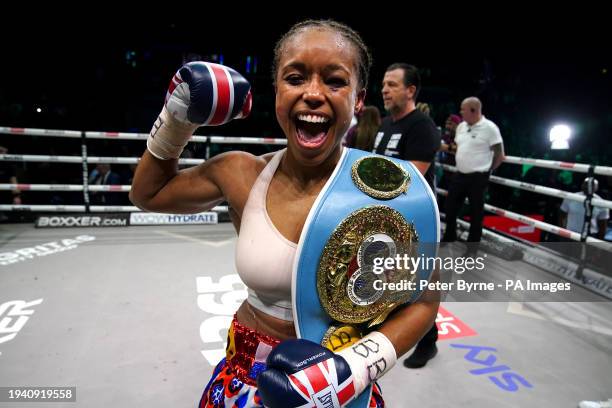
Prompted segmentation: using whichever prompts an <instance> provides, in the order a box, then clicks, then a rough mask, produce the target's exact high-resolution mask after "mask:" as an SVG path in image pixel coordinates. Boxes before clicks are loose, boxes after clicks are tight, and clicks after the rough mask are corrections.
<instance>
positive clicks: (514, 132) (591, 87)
mask: <svg viewBox="0 0 612 408" xmlns="http://www.w3.org/2000/svg"><path fill="white" fill-rule="evenodd" d="M33 7H34V6H33ZM82 7H91V8H92V10H90V11H89V12H88V14H90V16H89V18H87V19H84V18H78V17H74V18H71V17H69V16H66V17H63V18H57V17H56V16H54V17H53V18H51V15H49V16H47V17H48V18H45V17H44V13H43V12H42V10H39V12H37V15H36V17H31V18H29V17H28V18H26V17H25V13H23V12H20V13H15V14H14V17H9V15H8V14H10V13H7V15H5V16H4V17H3V20H5V22H6V24H5V23H4V22H3V27H2V28H0V33H1V34H2V36H3V40H2V42H1V45H0V50H1V52H2V58H1V62H0V73H1V75H2V79H1V80H0V149H1V151H0V169H1V171H0V177H1V180H0V196H1V197H2V200H1V201H0V407H15V406H19V407H23V408H26V407H38V406H47V405H49V406H54V407H60V406H61V407H84V408H97V407H111V406H112V407H151V408H153V407H169V406H172V407H195V406H197V404H198V401H199V398H200V396H201V394H202V391H203V389H204V387H205V386H206V382H207V381H208V379H209V377H210V375H211V373H212V370H213V368H214V366H215V365H216V363H217V362H218V361H219V359H220V358H221V357H223V356H224V355H225V354H224V353H225V341H226V336H227V329H228V327H229V323H230V321H231V318H232V316H233V314H234V312H235V311H236V309H237V308H238V306H239V305H240V304H241V302H242V301H243V300H244V299H245V298H246V296H247V295H246V286H245V285H244V284H243V283H242V282H241V280H240V278H239V277H238V275H237V272H236V268H235V262H234V253H235V247H236V241H237V234H236V232H235V229H234V227H233V225H232V223H231V222H229V221H230V219H229V215H228V207H227V204H226V203H221V204H220V205H219V206H217V207H215V208H214V209H213V210H211V211H210V212H206V213H200V214H197V215H163V214H148V213H144V212H141V211H140V210H138V209H137V208H136V207H134V206H133V204H132V203H130V201H129V199H128V194H127V192H128V191H129V189H130V185H131V183H132V177H133V171H134V168H135V166H136V163H137V159H138V158H139V157H140V156H141V155H142V153H143V151H144V150H145V148H146V146H145V140H146V137H147V135H148V132H149V131H150V129H151V126H152V124H153V122H154V120H155V119H156V117H157V115H158V113H159V111H160V109H161V106H162V104H163V101H164V97H165V94H166V90H167V87H168V83H169V82H170V79H171V78H172V76H173V75H174V73H175V72H176V71H177V69H178V68H180V67H181V66H182V65H183V64H184V63H186V62H190V61H198V60H203V61H209V62H216V63H218V64H223V65H227V66H230V67H232V68H234V69H236V70H237V71H239V72H240V73H241V74H242V75H244V77H245V78H247V79H248V80H249V82H250V83H251V86H252V92H253V110H252V113H251V115H250V117H249V118H248V119H246V120H236V121H232V122H230V123H228V124H226V125H223V126H219V127H203V128H200V129H198V131H197V132H196V135H198V136H200V138H199V139H198V140H195V141H194V142H192V143H189V145H188V146H187V149H186V150H185V151H184V152H183V155H182V156H181V160H182V161H181V166H184V167H187V166H191V165H195V164H198V163H201V162H202V161H203V160H205V159H208V158H210V157H213V156H215V155H218V154H220V153H223V152H226V151H230V150H245V151H248V152H251V153H254V154H258V155H260V154H264V153H267V152H272V151H276V150H279V149H281V148H283V147H285V145H286V138H285V136H284V134H283V132H282V130H281V129H280V127H279V125H278V124H277V121H276V116H275V110H274V103H275V92H274V87H273V83H272V75H271V68H272V67H271V62H272V58H273V48H274V44H275V43H276V41H277V40H278V39H279V37H280V36H281V35H282V34H283V33H284V32H286V31H287V30H288V29H289V28H290V27H291V26H292V25H293V24H294V23H295V22H298V21H301V20H303V19H305V18H332V19H336V20H338V21H341V22H344V23H346V24H348V25H349V26H351V27H352V28H354V29H355V30H356V31H358V32H359V33H360V34H361V35H362V37H363V39H364V41H365V43H366V44H367V45H368V46H369V47H370V50H371V52H372V55H373V61H374V64H373V67H372V70H371V72H370V78H369V85H368V89H367V97H366V104H367V105H374V106H376V107H377V108H379V110H380V112H382V113H383V115H384V106H383V100H382V96H381V89H382V78H383V76H384V73H385V70H386V68H387V66H389V65H390V64H392V63H395V62H407V63H410V64H414V65H416V66H417V67H418V68H419V71H420V73H421V76H422V82H423V87H422V90H421V92H420V94H419V97H418V102H424V103H427V104H428V105H429V115H430V117H431V118H432V119H433V121H434V122H435V124H436V125H437V126H438V127H439V129H440V131H441V132H444V129H445V121H446V119H447V117H448V116H449V115H451V114H459V109H460V105H461V102H462V101H463V100H464V99H465V98H466V97H469V96H477V97H478V98H479V99H480V100H481V101H482V105H483V113H484V115H485V116H486V117H487V118H488V119H491V120H493V121H494V122H495V123H496V124H497V125H498V126H499V129H500V131H501V135H502V137H503V141H504V148H505V155H506V161H505V162H504V163H503V164H502V165H501V166H500V167H499V168H498V169H497V170H496V171H495V173H494V174H493V175H492V176H491V178H490V183H489V187H488V190H487V193H486V200H485V201H486V204H485V220H484V226H485V232H484V234H483V247H482V248H480V250H481V252H480V253H481V254H486V259H487V261H486V270H485V271H483V272H479V273H478V274H475V275H472V276H471V277H470V278H469V279H472V280H473V281H474V282H476V281H486V282H493V283H495V284H500V285H501V284H503V283H504V282H506V281H507V280H515V281H516V280H523V281H527V280H530V281H532V282H535V281H537V282H549V283H555V282H557V283H558V282H561V283H569V284H571V287H572V290H571V293H570V294H567V296H566V295H560V294H559V293H555V294H552V295H553V296H550V297H547V296H544V297H541V298H534V297H528V298H522V297H521V296H513V295H508V296H505V295H500V296H487V295H486V294H485V295H482V294H473V293H472V294H469V295H466V294H464V293H463V294H462V293H453V292H452V291H451V292H449V293H446V294H445V297H444V298H443V301H442V303H441V307H440V310H439V313H438V317H437V320H436V322H437V325H438V329H439V340H438V349H439V352H438V355H437V356H436V357H435V358H434V359H432V360H431V361H430V362H429V363H428V364H427V365H426V366H425V367H423V368H421V369H416V370H412V369H408V368H405V367H404V366H403V365H402V363H401V361H402V360H403V359H404V358H400V359H398V364H397V365H396V366H395V367H394V368H393V369H392V371H390V372H389V373H387V374H386V375H385V376H384V377H383V379H382V380H381V381H380V385H381V388H382V392H383V395H384V398H385V401H386V403H387V406H389V407H415V406H418V407H423V408H425V407H447V406H460V407H463V406H471V407H491V406H495V407H533V408H535V407H576V406H578V404H579V403H580V402H581V401H584V400H590V401H597V402H598V401H607V400H608V399H611V398H612V375H611V373H612V305H611V304H610V300H611V299H612V273H611V272H610V266H609V265H610V264H609V262H608V260H609V259H610V258H609V257H610V254H611V253H612V249H611V244H610V243H611V242H612V224H610V225H608V224H607V223H608V221H609V217H608V219H607V220H606V223H605V224H606V227H607V229H606V231H605V233H604V234H603V235H602V236H598V237H595V236H589V237H586V236H581V233H582V231H570V230H569V229H566V226H565V225H561V224H560V223H561V221H560V217H561V215H562V212H561V209H560V208H561V206H562V203H563V200H569V201H570V202H579V203H581V205H583V204H582V203H584V202H585V198H584V197H582V198H580V197H577V194H574V195H571V194H569V196H568V193H576V192H579V191H580V190H581V184H582V182H583V180H584V179H585V177H587V176H592V177H595V178H596V179H597V180H598V185H599V189H598V191H597V197H595V196H592V197H589V199H588V200H587V201H588V203H587V205H591V208H593V207H598V208H600V209H605V210H607V211H609V209H610V208H612V148H611V147H610V146H611V143H610V141H611V140H612V72H611V70H612V53H610V41H611V40H612V36H611V35H610V30H609V22H608V21H604V17H605V16H606V15H607V14H606V12H604V11H603V10H597V9H596V8H593V7H591V6H588V5H584V8H588V9H589V11H588V12H581V11H576V12H575V13H574V14H572V13H571V12H569V11H568V12H567V13H565V14H564V15H555V14H552V13H551V14H550V15H548V14H547V13H545V12H543V11H542V12H534V11H530V10H527V9H526V7H527V6H521V7H520V8H521V9H519V6H514V7H512V9H511V10H507V9H505V8H511V5H495V10H494V9H493V8H491V10H488V11H487V10H486V9H483V8H482V7H483V6H478V5H475V4H468V3H466V4H464V5H463V6H460V7H457V6H455V7H457V8H456V9H455V8H446V6H444V5H442V4H440V7H439V8H437V9H433V10H422V9H420V8H415V9H414V10H412V11H405V10H404V8H401V9H400V8H399V6H397V5H393V4H391V3H389V4H382V3H381V4H365V3H363V4H362V3H359V4H358V5H354V6H353V7H356V8H358V9H359V10H351V14H348V13H345V12H329V13H328V14H325V13H322V12H317V13H313V14H306V13H304V12H294V13H290V12H289V11H288V10H285V9H283V10H276V8H280V7H286V8H288V9H291V8H300V9H303V8H305V7H309V6H308V5H302V4H299V5H298V4H284V5H274V6H272V5H269V6H266V5H263V4H262V5H258V6H257V7H258V9H257V10H254V9H248V10H242V11H241V12H240V14H239V15H238V16H232V17H231V18H230V17H227V16H228V13H232V12H237V11H238V10H236V11H232V10H225V11H224V12H223V13H217V12H215V13H212V11H208V12H206V11H201V12H200V11H198V12H195V11H194V12H190V11H189V10H185V11H181V12H180V13H181V14H182V17H181V18H174V17H173V16H174V14H175V13H178V11H177V8H178V7H179V5H178V4H171V5H167V9H159V8H158V9H156V13H157V14H158V16H157V18H154V19H149V18H145V17H144V16H140V17H138V18H134V17H133V16H128V15H127V14H123V13H119V12H117V13H111V12H108V11H105V12H104V13H101V15H100V16H92V14H93V15H95V14H96V10H95V7H97V5H96V6H95V7H94V6H93V5H83V6H82ZM312 7H314V6H312ZM491 7H493V6H491ZM558 7H565V6H563V5H559V6H558ZM575 7H581V6H580V5H577V6H575ZM228 8H229V9H231V8H236V9H238V8H239V6H237V5H231V4H228ZM267 8H270V10H267ZM374 8H376V10H370V9H374ZM272 9H274V10H272ZM166 14H167V15H166ZM262 14H269V16H268V17H261V18H260V17H257V16H260V15H262ZM198 16H199V17H198ZM272 16H274V17H272ZM93 17H99V18H96V19H95V20H93V19H92V18H93ZM188 20H189V21H188ZM578 22H580V23H581V24H582V25H584V27H578V25H577V23H578ZM559 125H563V126H565V127H564V128H563V129H565V130H567V132H568V133H562V136H561V137H560V139H559V133H555V132H554V131H552V130H553V129H554V128H555V126H559ZM558 129H559V128H557V130H558ZM565 136H567V137H565ZM557 142H567V145H566V146H562V148H558V147H559V146H557V145H555V143H557ZM562 144H563V143H562ZM437 161H438V163H437V164H436V187H437V191H436V194H437V198H438V205H439V208H440V212H441V213H442V214H441V221H442V224H443V225H444V221H445V218H444V214H443V213H444V208H445V196H446V192H447V189H448V186H449V181H448V180H449V178H450V177H451V175H452V174H453V173H454V172H455V171H456V169H455V167H453V165H451V164H449V163H448V162H446V161H445V159H444V157H443V156H441V155H439V156H438V157H437ZM108 164H110V168H111V171H112V173H113V177H114V178H113V179H112V180H113V181H112V182H108V183H106V182H103V183H96V182H95V181H94V180H95V179H96V172H99V171H100V168H99V167H100V166H101V165H108ZM16 197H18V199H17V198H16ZM591 199H592V202H591ZM572 200H573V201H572ZM468 214H469V213H468V212H467V211H464V212H463V213H461V214H460V217H459V218H460V220H459V231H458V233H459V234H460V240H459V241H458V242H454V243H452V244H450V245H447V246H444V248H441V249H440V254H442V255H443V256H455V257H456V256H460V255H461V254H462V252H463V250H464V249H465V244H464V242H462V241H464V240H465V239H466V236H467V228H468V226H469V221H470V220H469V217H468V216H467V215H468ZM103 227H105V228H103ZM466 275H467V273H466ZM459 278H460V279H466V276H463V277H462V276H461V275H457V274H453V273H450V274H449V275H447V276H443V279H449V281H456V280H457V279H459ZM407 356H408V355H406V356H405V357H407ZM37 387H57V388H58V389H70V390H72V392H74V393H75V395H76V397H75V399H74V401H61V402H55V403H53V404H51V403H48V404H47V405H45V404H42V405H41V404H40V403H39V402H40V401H36V400H35V399H30V400H28V402H23V401H21V402H20V403H19V404H17V403H16V402H15V401H14V400H11V399H10V398H9V394H8V390H9V389H11V388H37ZM594 404H595V403H594ZM606 406H607V407H610V406H611V405H603V403H600V404H599V405H581V407H593V408H597V407H606Z"/></svg>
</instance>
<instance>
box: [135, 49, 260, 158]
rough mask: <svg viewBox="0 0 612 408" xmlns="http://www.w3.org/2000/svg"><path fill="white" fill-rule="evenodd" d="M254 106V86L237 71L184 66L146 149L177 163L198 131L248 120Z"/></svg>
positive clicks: (201, 64)
mask: <svg viewBox="0 0 612 408" xmlns="http://www.w3.org/2000/svg"><path fill="white" fill-rule="evenodd" d="M251 103H252V98H251V85H250V84H249V82H248V81H247V80H246V79H245V78H244V77H243V76H242V75H240V74H239V73H238V72H236V71H235V70H233V69H231V68H229V67H226V66H223V65H219V64H213V63H210V62H202V61H196V62H190V63H188V64H185V65H183V66H182V67H181V69H179V70H178V71H177V72H176V74H175V75H174V77H173V78H172V81H171V82H170V86H169V87H168V92H167V93H166V99H165V103H164V107H163V108H162V111H161V113H160V114H159V116H158V117H157V120H156V121H155V123H154V124H153V128H152V129H151V132H150V134H149V137H148V139H147V148H148V149H149V151H150V152H151V154H152V155H153V156H155V157H157V158H158V159H162V160H168V159H177V158H178V157H179V156H180V155H181V152H182V151H183V149H184V147H185V145H187V142H188V141H189V138H190V137H191V135H192V134H193V132H194V131H195V130H196V129H197V128H198V127H200V126H217V125H222V124H224V123H227V122H229V121H230V120H232V119H239V118H245V117H247V116H248V115H249V113H250V111H251Z"/></svg>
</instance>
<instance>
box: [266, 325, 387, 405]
mask: <svg viewBox="0 0 612 408" xmlns="http://www.w3.org/2000/svg"><path fill="white" fill-rule="evenodd" d="M396 360H397V356H396V354H395V348H394V347H393V344H392V343H391V342H390V341H389V339H387V337H386V336H385V335H384V334H382V333H380V332H372V333H370V334H368V335H367V336H366V337H364V338H363V339H361V340H359V341H358V342H356V343H354V344H352V345H351V346H349V347H347V348H345V349H343V350H341V351H340V352H338V353H334V352H332V351H330V350H328V349H326V348H324V347H322V346H320V345H318V344H316V343H313V342H311V341H308V340H304V339H292V340H285V341H284V342H282V343H280V344H279V345H278V346H277V347H276V348H275V349H274V350H272V352H271V353H270V355H269V356H268V358H267V361H266V365H267V368H266V370H265V371H263V372H262V373H261V374H260V375H259V376H258V377H257V386H258V389H259V393H260V395H261V397H262V400H263V402H264V404H265V406H266V407H270V408H277V407H278V408H280V407H286V408H289V407H302V406H314V407H344V406H346V405H347V404H348V403H349V402H351V401H352V400H353V399H354V398H355V397H357V396H358V395H359V394H360V393H361V392H363V391H364V390H365V389H366V388H367V387H368V386H369V385H370V383H371V382H373V381H376V380H377V379H378V378H380V377H381V376H382V375H383V374H385V373H386V372H387V371H389V370H390V369H391V368H392V367H393V365H394V364H395V362H396Z"/></svg>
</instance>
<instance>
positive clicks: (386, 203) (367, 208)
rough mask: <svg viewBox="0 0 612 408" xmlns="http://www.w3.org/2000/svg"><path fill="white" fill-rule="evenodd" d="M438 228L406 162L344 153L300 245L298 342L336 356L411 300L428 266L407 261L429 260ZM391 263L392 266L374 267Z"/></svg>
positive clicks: (356, 406) (358, 405)
mask: <svg viewBox="0 0 612 408" xmlns="http://www.w3.org/2000/svg"><path fill="white" fill-rule="evenodd" d="M439 230H440V225H439V215H438V207H437V204H436V200H435V196H434V194H433V193H432V191H431V189H430V188H429V186H428V185H427V182H426V181H425V179H424V178H423V176H421V174H420V173H419V172H418V170H417V169H416V168H415V167H414V166H413V165H412V164H411V163H409V162H406V161H403V160H398V159H393V158H389V157H384V156H380V155H376V154H372V153H368V152H364V151H361V150H356V149H343V152H342V156H341V158H340V160H339V162H338V164H337V165H336V168H335V169H334V172H333V173H332V175H331V176H330V178H329V180H328V181H327V183H326V184H325V186H324V187H323V189H322V190H321V192H320V193H319V195H318V197H317V199H316V201H315V203H314V204H313V206H312V208H311V210H310V212H309V214H308V217H307V218H306V223H305V225H304V228H303V230H302V234H301V236H300V241H299V243H298V248H297V253H296V257H295V262H294V266H293V280H292V299H293V315H294V320H295V328H296V332H297V336H298V337H300V338H304V339H307V340H310V341H314V342H317V343H321V344H323V345H324V346H326V347H328V348H330V349H331V350H332V351H339V350H340V349H342V348H344V347H347V346H348V345H350V344H352V343H353V342H355V341H357V340H358V339H359V338H360V337H362V336H363V335H365V334H367V332H368V330H369V329H370V328H372V327H374V326H377V325H379V324H381V323H383V322H384V321H385V319H386V318H387V316H388V315H389V313H391V312H392V311H393V310H394V309H395V308H396V307H398V306H400V305H402V304H405V303H407V302H408V303H412V302H414V301H416V300H417V298H418V297H419V295H420V293H421V290H419V282H421V281H423V280H426V281H428V280H429V279H430V277H431V274H432V268H428V267H427V264H423V263H421V264H420V265H421V266H420V267H417V268H414V265H415V263H414V262H412V263H411V262H406V261H409V260H410V259H414V258H415V257H423V258H427V257H430V258H431V257H434V256H435V255H436V243H437V242H439ZM391 258H392V259H394V260H397V262H396V263H393V265H391V262H389V263H388V264H387V265H384V264H383V265H381V264H380V263H381V259H383V260H384V259H387V260H388V259H391ZM398 264H399V266H400V267H399V268H398V267H397V266H398ZM432 266H433V265H432ZM410 282H412V284H411V283H410ZM410 285H412V286H410ZM389 288H394V289H393V290H390V289H389ZM370 394H371V387H370V388H369V389H368V390H366V392H363V393H362V394H361V395H360V396H359V397H358V398H357V399H356V400H355V401H353V402H351V404H349V407H351V408H362V407H367V406H368V403H369V399H370Z"/></svg>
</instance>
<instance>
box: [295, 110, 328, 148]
mask: <svg viewBox="0 0 612 408" xmlns="http://www.w3.org/2000/svg"><path fill="white" fill-rule="evenodd" d="M330 127H331V120H330V119H329V118H328V117H325V116H319V115H308V114H300V115H297V118H296V120H295V128H296V133H297V141H298V143H299V144H300V146H302V147H305V148H308V149H315V148H318V147H320V146H321V145H322V144H323V143H325V141H326V140H327V136H328V133H329V128H330Z"/></svg>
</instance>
